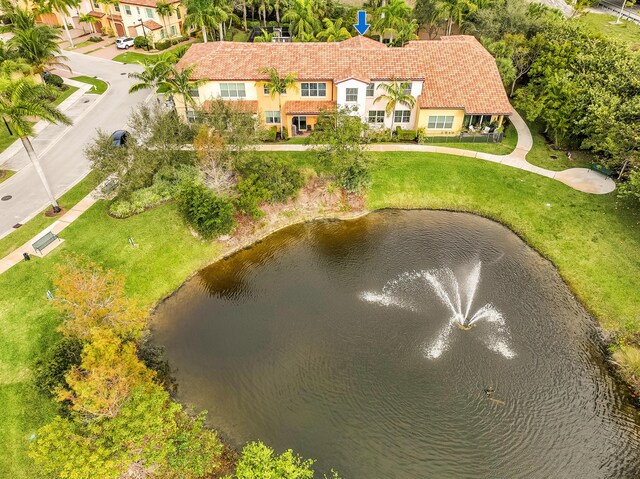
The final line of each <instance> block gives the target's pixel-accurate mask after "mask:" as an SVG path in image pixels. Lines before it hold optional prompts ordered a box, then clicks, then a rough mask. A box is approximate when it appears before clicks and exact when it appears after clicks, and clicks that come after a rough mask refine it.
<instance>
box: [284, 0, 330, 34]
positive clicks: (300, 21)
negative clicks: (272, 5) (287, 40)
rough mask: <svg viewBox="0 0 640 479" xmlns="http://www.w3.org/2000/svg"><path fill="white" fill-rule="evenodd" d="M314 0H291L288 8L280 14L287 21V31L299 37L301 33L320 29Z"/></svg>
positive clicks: (311, 32)
mask: <svg viewBox="0 0 640 479" xmlns="http://www.w3.org/2000/svg"><path fill="white" fill-rule="evenodd" d="M318 18H321V17H319V15H318V12H317V9H316V5H315V1H314V0H293V2H291V4H290V5H289V9H288V10H287V11H286V12H285V14H284V15H283V16H282V20H283V21H284V22H289V33H290V34H291V35H292V36H296V37H301V36H302V34H307V35H309V34H311V35H313V34H315V33H316V31H318V30H319V29H320V26H321V25H320V20H318Z"/></svg>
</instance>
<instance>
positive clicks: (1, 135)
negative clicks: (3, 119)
mask: <svg viewBox="0 0 640 479" xmlns="http://www.w3.org/2000/svg"><path fill="white" fill-rule="evenodd" d="M16 140H17V138H16V137H15V136H12V135H10V134H9V131H8V130H7V128H6V127H5V126H4V125H0V153H2V152H3V151H4V150H6V149H7V148H9V146H11V145H12V144H13V142H14V141H16Z"/></svg>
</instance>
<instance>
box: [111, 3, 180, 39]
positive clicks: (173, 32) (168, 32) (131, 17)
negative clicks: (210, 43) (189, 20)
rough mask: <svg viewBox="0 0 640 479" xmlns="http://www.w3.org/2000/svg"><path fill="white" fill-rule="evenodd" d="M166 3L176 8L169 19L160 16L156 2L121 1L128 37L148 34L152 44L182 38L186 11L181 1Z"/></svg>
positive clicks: (121, 10)
mask: <svg viewBox="0 0 640 479" xmlns="http://www.w3.org/2000/svg"><path fill="white" fill-rule="evenodd" d="M166 3H168V4H170V5H172V6H173V7H174V13H173V14H172V15H171V16H168V17H161V16H160V15H158V10H157V8H156V5H157V4H158V2H157V1H156V0H123V1H121V2H120V15H121V17H122V22H123V24H124V27H125V29H126V35H129V36H132V37H137V36H139V35H145V34H146V35H147V37H148V38H149V39H150V40H151V41H152V43H155V42H159V41H161V40H164V39H165V38H175V37H179V36H181V35H182V22H183V21H184V16H185V14H186V10H185V8H184V6H182V4H181V3H180V0H167V1H166ZM141 21H142V25H141V24H140V23H141ZM143 26H144V28H143Z"/></svg>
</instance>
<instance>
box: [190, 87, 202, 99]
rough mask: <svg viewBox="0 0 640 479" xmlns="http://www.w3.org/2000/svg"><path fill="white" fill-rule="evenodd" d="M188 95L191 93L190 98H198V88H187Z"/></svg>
mask: <svg viewBox="0 0 640 479" xmlns="http://www.w3.org/2000/svg"><path fill="white" fill-rule="evenodd" d="M189 95H191V98H200V90H199V89H198V88H192V89H190V90H189Z"/></svg>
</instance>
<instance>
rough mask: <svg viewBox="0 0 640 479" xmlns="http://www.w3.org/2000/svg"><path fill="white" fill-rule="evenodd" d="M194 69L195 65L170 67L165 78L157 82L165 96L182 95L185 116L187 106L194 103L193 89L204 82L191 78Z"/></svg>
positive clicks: (187, 111)
mask: <svg viewBox="0 0 640 479" xmlns="http://www.w3.org/2000/svg"><path fill="white" fill-rule="evenodd" d="M194 69H195V65H192V66H190V67H187V68H183V69H177V68H175V67H171V68H170V69H169V71H168V73H167V76H166V78H165V79H164V80H162V81H161V82H159V86H161V87H162V89H163V91H164V95H165V96H170V95H179V96H181V97H182V101H183V103H184V112H185V116H188V114H189V106H191V107H193V106H195V105H196V102H195V100H194V99H193V95H192V92H193V90H194V89H196V88H198V87H199V86H200V85H203V84H204V83H206V80H191V74H192V73H193V70H194Z"/></svg>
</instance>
